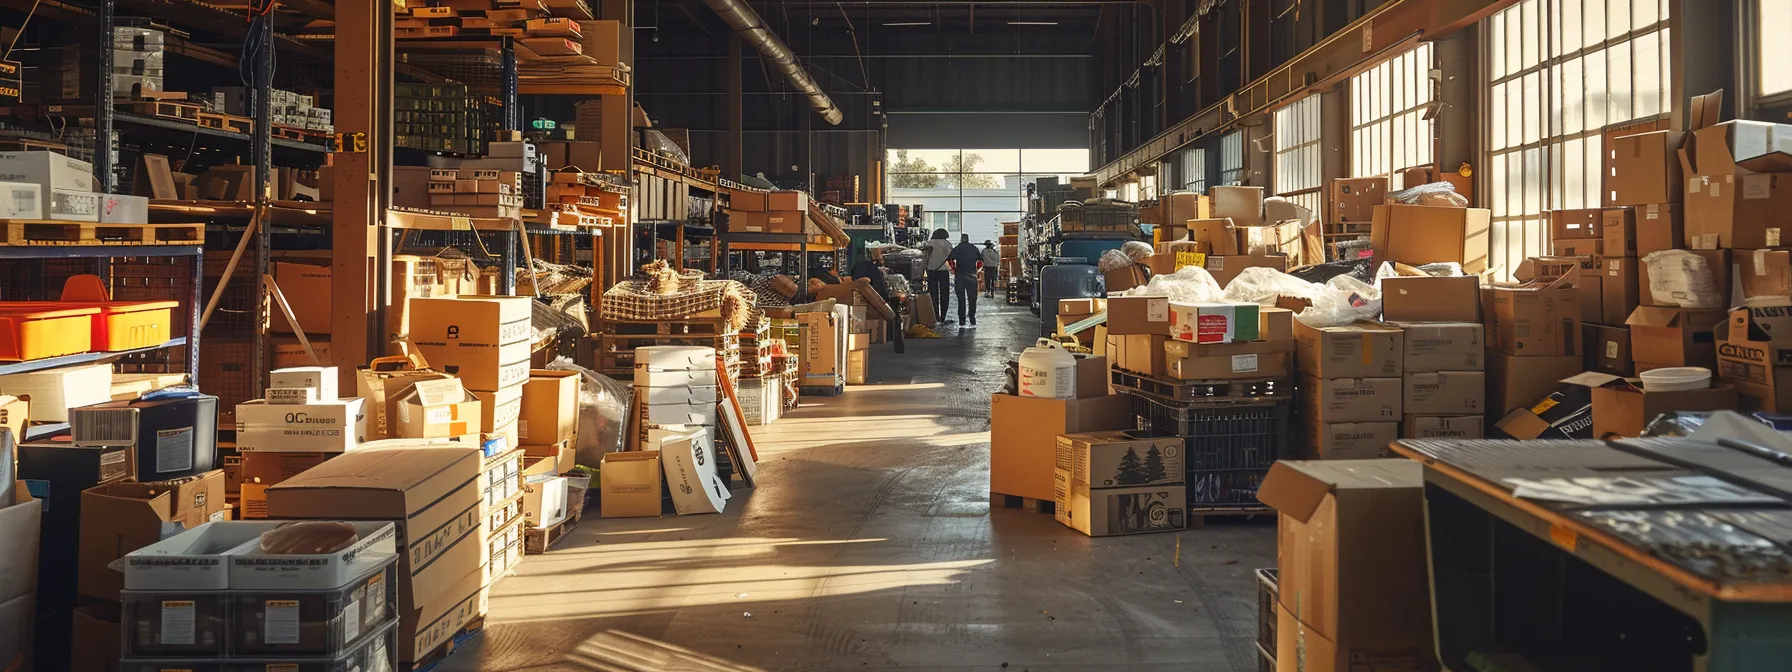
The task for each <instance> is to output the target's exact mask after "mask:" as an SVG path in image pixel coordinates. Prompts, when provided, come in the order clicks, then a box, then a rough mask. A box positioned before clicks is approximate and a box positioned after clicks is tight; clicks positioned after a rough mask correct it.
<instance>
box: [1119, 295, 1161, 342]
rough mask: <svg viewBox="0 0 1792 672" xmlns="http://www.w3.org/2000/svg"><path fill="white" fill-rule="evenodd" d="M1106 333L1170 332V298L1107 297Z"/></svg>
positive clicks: (1121, 334)
mask: <svg viewBox="0 0 1792 672" xmlns="http://www.w3.org/2000/svg"><path fill="white" fill-rule="evenodd" d="M1108 334H1109V335H1112V336H1126V335H1131V334H1159V335H1163V336H1166V337H1167V336H1168V335H1169V334H1170V298H1169V297H1167V296H1113V297H1109V298H1108Z"/></svg>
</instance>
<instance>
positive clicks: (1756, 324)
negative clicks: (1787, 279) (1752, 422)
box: [1714, 302, 1792, 413]
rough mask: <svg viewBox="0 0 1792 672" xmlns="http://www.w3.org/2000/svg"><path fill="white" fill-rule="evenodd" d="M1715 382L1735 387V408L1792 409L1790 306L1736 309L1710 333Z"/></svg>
mask: <svg viewBox="0 0 1792 672" xmlns="http://www.w3.org/2000/svg"><path fill="white" fill-rule="evenodd" d="M1714 335H1715V337H1716V338H1717V369H1716V370H1715V371H1714V373H1715V374H1716V377H1717V379H1718V381H1720V382H1723V383H1725V384H1729V385H1733V386H1735V387H1736V389H1737V391H1738V393H1739V394H1740V395H1741V406H1740V408H1739V410H1748V411H1768V412H1773V413H1788V412H1792V306H1789V305H1787V302H1781V303H1779V304H1778V305H1770V306H1756V307H1750V308H1738V309H1736V310H1732V311H1730V314H1729V316H1728V318H1727V319H1726V320H1725V321H1724V323H1723V324H1720V325H1718V326H1717V329H1716V331H1715V333H1714Z"/></svg>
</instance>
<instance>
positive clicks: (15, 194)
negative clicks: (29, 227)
mask: <svg viewBox="0 0 1792 672" xmlns="http://www.w3.org/2000/svg"><path fill="white" fill-rule="evenodd" d="M0 218H4V219H43V218H44V188H43V187H41V186H38V185H35V184H31V183H29V182H0Z"/></svg>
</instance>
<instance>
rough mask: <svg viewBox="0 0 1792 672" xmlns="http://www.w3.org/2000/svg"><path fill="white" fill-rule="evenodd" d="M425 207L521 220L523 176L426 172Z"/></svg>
mask: <svg viewBox="0 0 1792 672" xmlns="http://www.w3.org/2000/svg"><path fill="white" fill-rule="evenodd" d="M428 188H429V206H430V208H431V209H433V210H446V211H449V212H461V213H466V214H467V215H469V216H473V217H499V218H511V219H514V218H517V217H520V216H522V207H523V197H522V191H523V174H522V173H521V172H517V171H507V170H492V169H472V170H457V169H452V168H437V169H432V170H430V171H429V187H428Z"/></svg>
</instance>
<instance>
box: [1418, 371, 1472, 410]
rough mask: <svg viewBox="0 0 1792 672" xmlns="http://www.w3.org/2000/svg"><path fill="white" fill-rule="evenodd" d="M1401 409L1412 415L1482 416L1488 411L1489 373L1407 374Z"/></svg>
mask: <svg viewBox="0 0 1792 672" xmlns="http://www.w3.org/2000/svg"><path fill="white" fill-rule="evenodd" d="M1405 380H1406V386H1405V388H1406V391H1405V397H1404V399H1403V400H1402V401H1401V408H1402V410H1404V411H1405V412H1406V413H1407V414H1410V415H1479V414H1481V413H1484V412H1485V411H1486V395H1487V374H1485V373H1482V372H1480V371H1422V372H1415V371H1408V372H1406V379H1405Z"/></svg>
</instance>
